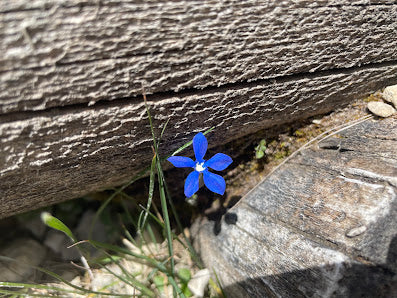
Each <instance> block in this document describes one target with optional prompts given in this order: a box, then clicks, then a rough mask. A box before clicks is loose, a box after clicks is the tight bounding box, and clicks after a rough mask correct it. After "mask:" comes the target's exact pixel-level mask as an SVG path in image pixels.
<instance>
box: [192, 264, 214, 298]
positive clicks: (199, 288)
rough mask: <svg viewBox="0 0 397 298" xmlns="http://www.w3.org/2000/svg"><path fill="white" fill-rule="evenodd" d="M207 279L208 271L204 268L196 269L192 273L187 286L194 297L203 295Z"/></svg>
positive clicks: (208, 279)
mask: <svg viewBox="0 0 397 298" xmlns="http://www.w3.org/2000/svg"><path fill="white" fill-rule="evenodd" d="M209 281H210V271H209V270H208V269H207V268H205V269H202V270H200V271H197V272H196V274H195V275H193V277H192V279H191V280H189V283H188V284H187V286H188V288H189V290H190V291H191V292H192V294H193V295H194V296H195V297H203V296H204V291H205V288H206V286H207V285H208V282H209Z"/></svg>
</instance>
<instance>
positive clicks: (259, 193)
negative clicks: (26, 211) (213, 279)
mask: <svg viewBox="0 0 397 298" xmlns="http://www.w3.org/2000/svg"><path fill="white" fill-rule="evenodd" d="M228 214H229V217H231V216H230V214H234V215H233V218H234V220H233V222H230V221H229V223H227V222H228V221H227V220H225V218H226V217H227V216H226V215H225V217H224V219H223V220H222V223H221V228H220V229H217V230H216V233H214V222H211V221H208V220H207V219H202V222H197V223H196V225H195V229H194V230H193V231H192V235H195V245H196V246H197V247H198V248H199V251H200V252H201V255H202V258H203V260H204V263H205V264H206V266H209V267H210V268H213V269H214V270H216V272H217V273H218V274H219V275H218V276H219V277H220V279H221V280H222V282H223V284H224V287H225V290H226V293H227V294H229V295H230V297H395V296H396V295H397V257H396V256H397V229H396V227H397V118H396V117H394V118H389V119H386V120H379V121H373V120H369V121H367V122H364V123H361V124H359V125H357V126H355V127H351V128H349V129H347V130H345V131H343V132H341V133H340V134H339V135H338V137H333V138H332V137H331V138H328V139H326V140H324V141H321V142H319V143H318V144H317V145H314V146H312V147H311V148H309V149H305V150H303V151H302V152H301V154H299V155H296V156H295V157H293V158H292V159H291V160H290V161H288V162H287V163H286V164H284V165H283V166H282V167H280V168H279V169H278V170H276V171H275V172H274V173H273V174H272V175H271V176H269V177H268V178H266V179H265V180H264V181H262V182H261V183H260V184H259V185H258V186H257V187H256V188H255V189H253V190H252V191H251V192H250V193H248V194H247V195H246V196H245V197H243V198H242V199H241V201H240V202H239V203H238V204H237V205H236V206H234V207H233V208H231V209H230V210H229V211H228ZM229 295H228V297H229Z"/></svg>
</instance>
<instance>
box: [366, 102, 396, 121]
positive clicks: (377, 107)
mask: <svg viewBox="0 0 397 298" xmlns="http://www.w3.org/2000/svg"><path fill="white" fill-rule="evenodd" d="M368 110H370V112H371V113H373V114H374V115H376V116H379V117H384V118H385V117H389V116H391V115H393V114H394V113H395V112H396V110H395V109H394V108H393V107H392V106H391V105H389V104H387V103H384V102H379V101H371V102H369V103H368Z"/></svg>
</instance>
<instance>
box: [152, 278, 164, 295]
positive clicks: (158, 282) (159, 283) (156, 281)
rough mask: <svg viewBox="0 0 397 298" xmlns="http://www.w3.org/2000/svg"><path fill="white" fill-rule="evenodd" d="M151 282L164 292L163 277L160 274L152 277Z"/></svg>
mask: <svg viewBox="0 0 397 298" xmlns="http://www.w3.org/2000/svg"><path fill="white" fill-rule="evenodd" d="M153 282H154V284H155V285H156V288H157V289H158V290H159V292H160V293H162V292H164V285H165V283H164V277H163V276H161V275H156V276H154V277H153Z"/></svg>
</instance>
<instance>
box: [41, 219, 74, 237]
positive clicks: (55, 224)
mask: <svg viewBox="0 0 397 298" xmlns="http://www.w3.org/2000/svg"><path fill="white" fill-rule="evenodd" d="M41 220H42V221H43V223H44V224H46V225H47V226H49V227H50V228H53V229H55V230H58V231H61V232H63V233H65V234H66V236H68V237H69V238H70V239H72V241H73V242H77V238H76V237H75V236H74V235H73V233H72V231H71V230H70V229H69V228H68V227H67V226H66V225H65V224H64V223H63V222H62V221H60V220H59V219H58V218H56V217H54V216H52V215H51V214H50V213H48V212H42V213H41Z"/></svg>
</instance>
